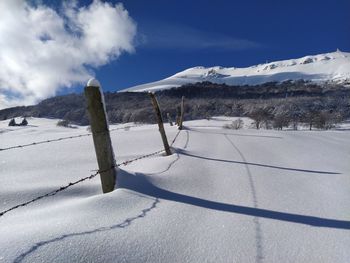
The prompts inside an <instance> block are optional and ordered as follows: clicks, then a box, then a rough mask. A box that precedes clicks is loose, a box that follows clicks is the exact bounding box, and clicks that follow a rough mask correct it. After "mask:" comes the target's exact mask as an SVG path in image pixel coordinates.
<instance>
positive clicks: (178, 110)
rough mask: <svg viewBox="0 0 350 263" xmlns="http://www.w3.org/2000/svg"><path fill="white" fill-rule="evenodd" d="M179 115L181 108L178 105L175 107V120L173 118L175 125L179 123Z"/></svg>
mask: <svg viewBox="0 0 350 263" xmlns="http://www.w3.org/2000/svg"><path fill="white" fill-rule="evenodd" d="M180 115H181V109H180V107H176V120H175V124H176V125H177V126H179V124H180Z"/></svg>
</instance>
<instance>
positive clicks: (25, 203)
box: [0, 125, 181, 217]
mask: <svg viewBox="0 0 350 263" xmlns="http://www.w3.org/2000/svg"><path fill="white" fill-rule="evenodd" d="M130 127H136V125H135V126H130ZM121 129H124V128H115V129H111V131H112V130H113V131H116V130H121ZM180 131H181V130H179V131H178V132H177V133H176V135H175V137H174V139H173V140H172V142H171V145H170V146H173V144H174V143H175V141H176V139H177V138H178V136H179V133H180ZM90 135H91V134H90ZM86 136H87V135H86ZM71 137H72V136H71ZM66 138H70V137H66ZM75 138H77V137H75ZM164 151H165V150H164V149H163V150H159V151H156V152H152V153H149V154H145V155H142V156H139V157H136V158H133V159H130V160H126V161H123V162H121V163H116V164H115V165H114V166H112V167H111V168H109V169H108V170H110V169H115V168H117V167H120V166H126V165H128V164H131V163H133V162H136V161H139V160H142V159H145V158H149V157H152V156H155V155H158V154H160V153H162V152H164ZM106 171H107V170H103V171H99V170H97V171H96V172H95V173H93V174H90V175H89V176H86V177H83V178H80V179H79V180H77V181H74V182H69V183H68V184H67V185H65V186H61V187H59V188H57V189H56V190H53V191H51V192H49V193H46V194H43V195H41V196H38V197H35V198H33V199H31V200H29V201H26V202H24V203H21V204H17V205H15V206H13V207H11V208H8V209H6V210H4V211H1V212H0V217H2V216H3V215H5V214H6V213H8V212H10V211H13V210H15V209H18V208H20V207H24V206H27V205H29V204H31V203H34V202H36V201H39V200H41V199H43V198H45V197H50V196H54V195H56V194H58V193H59V192H62V191H64V190H66V189H68V188H69V187H72V186H74V185H76V184H79V183H82V182H84V181H86V180H91V179H93V178H95V177H96V176H97V175H99V174H101V173H103V172H106Z"/></svg>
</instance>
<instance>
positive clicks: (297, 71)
mask: <svg viewBox="0 0 350 263" xmlns="http://www.w3.org/2000/svg"><path fill="white" fill-rule="evenodd" d="M287 80H292V81H295V80H305V81H312V82H316V83H323V82H330V83H338V84H339V83H340V84H347V85H349V84H350V53H347V52H341V51H339V50H337V51H336V52H332V53H325V54H320V55H314V56H305V57H302V58H299V59H290V60H282V61H277V62H270V63H265V64H259V65H255V66H251V67H247V68H234V67H232V68H223V67H220V66H217V67H210V68H205V67H194V68H189V69H186V70H184V71H182V72H179V73H177V74H175V75H173V76H171V77H169V78H166V79H163V80H160V81H156V82H152V83H147V84H143V85H138V86H135V87H131V88H128V89H125V90H123V91H149V90H151V91H156V90H162V89H170V88H173V87H179V86H182V85H184V84H189V83H196V82H203V81H210V82H213V83H219V84H222V83H225V84H228V85H238V86H243V85H258V84H263V83H266V82H283V81H287Z"/></svg>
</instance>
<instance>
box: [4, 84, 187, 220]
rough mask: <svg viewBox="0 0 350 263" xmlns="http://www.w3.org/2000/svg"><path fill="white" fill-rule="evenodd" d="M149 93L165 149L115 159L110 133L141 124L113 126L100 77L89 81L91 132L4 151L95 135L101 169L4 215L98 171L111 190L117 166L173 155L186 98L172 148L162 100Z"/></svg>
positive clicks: (86, 93) (22, 204) (38, 197)
mask: <svg viewBox="0 0 350 263" xmlns="http://www.w3.org/2000/svg"><path fill="white" fill-rule="evenodd" d="M89 84H91V85H89ZM149 95H150V97H151V100H152V104H153V106H154V110H155V113H156V116H157V122H158V127H159V132H160V134H161V138H162V141H163V145H164V149H162V150H159V151H155V152H152V153H149V154H145V155H141V156H138V157H136V158H133V159H130V160H126V161H123V162H121V163H117V162H116V161H115V157H114V152H113V147H112V142H111V138H110V132H113V131H118V130H122V129H124V130H129V129H130V128H131V127H137V126H138V125H129V126H124V127H118V128H114V129H109V125H108V120H107V116H106V110H105V104H104V98H103V93H102V90H101V87H100V84H99V82H98V81H96V80H90V81H89V82H88V85H87V86H86V87H85V96H86V99H87V109H88V113H89V118H90V125H91V126H90V128H91V133H86V134H78V135H73V136H67V137H61V138H56V139H50V140H43V141H38V142H32V143H28V144H22V145H16V146H9V147H6V148H1V149H0V151H7V150H13V149H20V148H24V147H29V146H35V145H41V144H44V143H51V142H58V141H64V140H69V139H74V138H81V137H86V136H92V137H93V141H94V146H95V152H96V157H97V161H98V166H99V169H98V170H95V172H94V173H93V174H90V175H89V176H86V177H83V178H80V179H79V180H77V181H74V182H69V183H68V184H67V185H64V186H61V187H59V188H57V189H56V190H53V191H51V192H49V193H46V194H43V195H40V196H37V197H35V198H33V199H31V200H29V201H26V202H23V203H20V204H17V205H15V206H12V207H10V208H8V209H6V210H4V211H0V217H2V216H4V215H5V214H6V213H8V212H10V211H13V210H15V209H18V208H20V207H24V206H27V205H29V204H32V203H34V202H36V201H39V200H41V199H43V198H46V197H50V196H54V195H56V194H58V193H60V192H62V191H64V190H66V189H68V188H70V187H72V186H74V185H77V184H79V183H82V182H84V181H86V180H91V179H93V178H95V177H96V176H97V175H98V174H100V178H101V184H102V190H103V193H108V192H111V191H113V190H114V189H115V183H116V175H117V170H116V168H117V167H120V166H122V165H124V166H126V165H128V164H130V163H133V162H136V161H138V160H141V159H145V158H149V157H151V156H155V155H158V154H160V153H162V152H164V153H165V155H170V154H171V150H170V147H172V146H173V144H174V143H175V141H176V139H177V138H178V136H179V134H180V131H181V129H182V121H183V114H184V102H183V101H184V98H182V104H181V115H182V116H181V122H180V123H179V130H178V132H177V133H176V135H175V137H174V139H173V140H172V142H171V144H170V147H169V144H168V140H167V137H166V134H165V129H164V126H163V119H162V114H161V111H160V108H159V104H158V101H157V99H156V97H155V94H153V93H150V94H149Z"/></svg>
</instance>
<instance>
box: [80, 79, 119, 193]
mask: <svg viewBox="0 0 350 263" xmlns="http://www.w3.org/2000/svg"><path fill="white" fill-rule="evenodd" d="M85 98H86V102H87V110H88V113H89V114H88V115H89V119H90V126H91V132H92V137H93V140H94V145H95V152H96V157H97V163H98V168H99V171H100V177H101V184H102V191H103V193H108V192H111V191H113V190H114V187H115V182H116V177H117V171H116V169H115V159H114V152H113V147H112V143H111V137H110V136H109V128H108V121H107V116H106V108H105V104H104V97H103V92H102V89H101V85H100V83H99V82H98V80H96V79H90V80H89V81H88V83H87V85H86V87H85Z"/></svg>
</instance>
